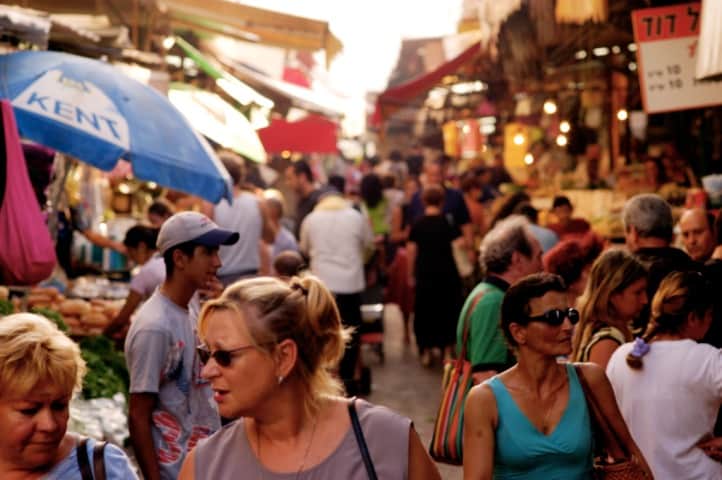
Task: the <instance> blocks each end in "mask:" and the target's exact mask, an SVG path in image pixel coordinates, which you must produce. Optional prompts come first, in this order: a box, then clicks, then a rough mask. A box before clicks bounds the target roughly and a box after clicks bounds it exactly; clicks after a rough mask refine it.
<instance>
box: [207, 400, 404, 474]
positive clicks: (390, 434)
mask: <svg viewBox="0 0 722 480" xmlns="http://www.w3.org/2000/svg"><path fill="white" fill-rule="evenodd" d="M356 411H357V412H358V416H359V422H360V423H361V428H362V429H363V432H364V437H365V438H366V444H367V445H368V448H369V453H370V455H371V460H372V461H373V463H374V467H375V469H376V473H377V475H378V478H380V479H386V478H388V479H394V480H396V479H399V480H402V479H406V478H408V464H409V429H410V428H411V420H409V419H408V418H406V417H402V416H401V415H398V414H396V413H394V412H392V411H391V410H389V409H387V408H385V407H379V406H375V405H372V404H370V403H368V402H366V401H363V400H361V399H359V400H357V401H356ZM195 478H198V479H202V478H212V479H213V480H226V479H228V480H231V479H233V480H235V479H237V478H263V479H265V480H294V479H296V478H298V479H313V480H338V479H343V480H368V474H367V473H366V467H365V466H364V463H363V458H362V457H361V451H360V450H359V446H358V443H356V436H355V435H354V433H353V428H351V427H350V426H349V429H348V431H347V432H346V434H345V435H344V437H343V439H342V440H341V443H340V444H339V445H338V446H337V447H336V449H335V450H334V451H333V452H332V453H331V454H330V455H329V456H328V457H326V458H325V459H324V460H322V461H321V463H319V464H318V465H315V466H313V467H310V468H308V469H306V470H303V471H302V472H300V474H299V475H296V472H289V473H278V472H273V471H271V470H269V469H267V468H265V467H264V466H263V465H261V464H260V463H259V461H258V459H257V458H256V455H255V453H254V452H253V450H252V449H251V446H250V444H249V443H248V438H247V436H246V430H245V427H244V423H243V419H242V418H241V419H238V420H236V421H235V422H233V423H230V424H228V425H225V426H224V427H223V428H221V429H220V430H219V431H217V432H216V433H214V434H213V435H211V436H210V437H208V438H205V439H203V440H201V441H199V442H198V446H197V447H196V449H195Z"/></svg>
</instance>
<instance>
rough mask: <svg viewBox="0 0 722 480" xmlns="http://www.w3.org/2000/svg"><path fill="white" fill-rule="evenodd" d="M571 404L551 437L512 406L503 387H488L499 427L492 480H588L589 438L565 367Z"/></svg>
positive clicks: (585, 415)
mask: <svg viewBox="0 0 722 480" xmlns="http://www.w3.org/2000/svg"><path fill="white" fill-rule="evenodd" d="M566 368H567V377H568V378H569V402H568V403H567V406H566V409H565V410H564V413H563V414H562V418H561V420H560V421H559V423H558V424H557V426H556V427H555V428H554V430H553V431H552V432H551V433H550V434H549V435H544V434H542V433H541V432H540V431H539V430H538V429H537V428H536V427H535V426H534V424H532V423H531V422H530V421H529V419H528V418H527V417H526V415H524V413H523V412H522V411H521V410H520V409H519V407H518V406H517V405H516V402H515V401H514V399H513V398H512V397H511V395H510V394H509V391H508V390H507V389H506V387H505V386H504V383H503V382H502V381H501V380H499V377H493V378H492V379H490V380H489V382H488V385H489V387H491V390H492V392H494V397H496V408H497V411H498V416H499V424H498V426H497V429H496V448H495V451H494V479H496V480H520V479H524V480H536V479H540V480H582V479H584V480H587V479H591V478H592V433H591V426H590V423H589V412H588V410H587V403H586V400H585V398H584V391H583V390H582V387H581V385H580V384H579V379H578V378H577V372H576V371H575V370H574V366H573V365H571V364H567V365H566Z"/></svg>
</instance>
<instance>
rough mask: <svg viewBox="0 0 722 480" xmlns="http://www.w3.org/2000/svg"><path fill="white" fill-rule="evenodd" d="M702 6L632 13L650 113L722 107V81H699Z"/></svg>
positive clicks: (683, 6) (641, 74) (642, 79)
mask: <svg viewBox="0 0 722 480" xmlns="http://www.w3.org/2000/svg"><path fill="white" fill-rule="evenodd" d="M701 9H702V8H701V6H700V4H699V3H685V4H681V5H671V6H668V7H659V8H646V9H643V10H634V11H633V12H632V25H633V27H634V39H635V41H636V42H637V46H638V50H637V60H638V64H639V83H640V86H641V89H642V99H643V101H644V109H645V111H646V112H647V113H660V112H669V111H674V110H687V109H691V108H701V107H708V106H712V105H719V104H722V81H718V82H700V81H698V80H695V78H694V74H695V66H696V64H697V58H696V54H697V37H698V36H699V24H700V21H699V20H700V12H701Z"/></svg>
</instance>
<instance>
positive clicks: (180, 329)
mask: <svg viewBox="0 0 722 480" xmlns="http://www.w3.org/2000/svg"><path fill="white" fill-rule="evenodd" d="M194 318H195V317H192V316H190V315H189V312H188V310H185V309H183V308H181V307H179V306H178V305H176V304H175V303H173V302H172V301H171V300H170V299H168V298H167V297H166V296H165V295H163V294H162V293H161V292H160V290H156V292H155V293H154V294H153V295H152V296H151V297H150V299H148V301H147V302H146V303H145V304H144V305H143V306H142V307H141V308H140V310H138V313H137V315H136V317H135V320H134V321H133V322H132V323H131V326H130V331H129V332H128V337H127V338H126V340H125V356H126V361H127V363H128V371H129V372H130V393H156V394H158V404H157V407H156V409H155V410H154V411H153V424H152V426H151V430H152V433H153V443H154V445H155V450H156V457H157V459H158V463H159V465H160V470H161V478H163V479H173V480H174V479H176V478H177V477H178V474H179V472H180V468H181V465H182V464H183V460H184V459H185V456H186V454H187V453H188V452H189V451H190V450H191V449H192V448H193V447H194V446H195V444H196V443H197V442H198V440H200V439H202V438H205V437H207V436H208V435H210V434H212V433H213V432H215V431H216V430H217V429H218V428H220V419H219V416H218V412H217V410H216V406H215V403H214V402H213V400H212V391H211V389H210V387H209V385H208V383H207V382H205V381H204V380H202V379H201V378H200V369H201V366H200V361H199V359H198V357H197V355H196V352H195V347H196V345H197V344H198V339H197V337H196V325H195V320H194Z"/></svg>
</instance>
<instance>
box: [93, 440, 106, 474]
mask: <svg viewBox="0 0 722 480" xmlns="http://www.w3.org/2000/svg"><path fill="white" fill-rule="evenodd" d="M106 445H108V442H95V447H94V448H93V470H95V480H105V460H104V458H103V456H104V452H105V447H106Z"/></svg>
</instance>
